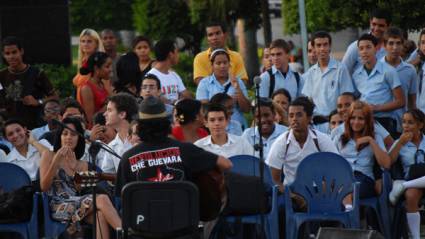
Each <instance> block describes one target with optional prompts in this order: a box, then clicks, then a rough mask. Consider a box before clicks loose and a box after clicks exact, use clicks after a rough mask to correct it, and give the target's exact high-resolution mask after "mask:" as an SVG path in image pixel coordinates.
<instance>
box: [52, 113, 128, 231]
mask: <svg viewBox="0 0 425 239" xmlns="http://www.w3.org/2000/svg"><path fill="white" fill-rule="evenodd" d="M53 122H54V123H56V124H58V125H60V126H61V127H63V128H65V129H68V130H69V131H71V132H73V133H75V134H77V135H78V136H79V137H82V138H84V139H85V140H86V141H88V142H90V147H89V155H90V161H91V163H92V165H91V166H92V167H91V170H93V171H97V166H96V158H97V154H98V153H99V151H100V150H101V149H103V150H105V151H106V152H108V153H109V154H111V155H113V156H115V157H117V158H119V159H122V158H121V156H119V155H118V154H117V153H115V152H114V150H112V149H111V148H110V147H109V146H108V145H106V144H104V143H101V142H99V141H96V140H91V139H90V137H88V136H86V135H84V134H81V133H80V132H78V131H76V130H74V129H72V128H70V127H68V126H67V125H66V124H64V123H62V122H60V121H59V120H53ZM92 200H93V229H92V230H93V231H92V237H93V239H96V229H97V205H96V187H94V186H93V188H92Z"/></svg>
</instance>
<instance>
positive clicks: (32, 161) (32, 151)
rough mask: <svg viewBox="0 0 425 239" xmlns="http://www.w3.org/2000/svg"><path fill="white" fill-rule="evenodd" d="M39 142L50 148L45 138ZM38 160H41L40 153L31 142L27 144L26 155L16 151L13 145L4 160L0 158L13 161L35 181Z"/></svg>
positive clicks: (9, 161) (38, 164)
mask: <svg viewBox="0 0 425 239" xmlns="http://www.w3.org/2000/svg"><path fill="white" fill-rule="evenodd" d="M39 143H40V144H42V145H44V146H46V147H47V148H49V150H51V148H50V147H49V145H50V144H49V143H48V142H47V141H46V140H45V139H43V140H40V141H39ZM0 158H1V157H0ZM40 160H41V155H40V153H39V152H38V150H37V149H36V148H35V147H34V146H32V145H31V144H28V152H27V155H25V156H23V155H21V154H20V153H19V152H18V150H17V149H16V148H15V147H13V148H12V150H11V151H10V153H9V154H8V155H7V156H6V158H5V159H4V161H3V160H2V162H6V163H13V164H16V165H18V166H19V167H21V168H22V169H24V170H25V172H27V174H28V176H29V177H30V179H31V181H35V180H36V179H37V178H36V177H37V172H38V168H39V167H40ZM11 180H13V179H11Z"/></svg>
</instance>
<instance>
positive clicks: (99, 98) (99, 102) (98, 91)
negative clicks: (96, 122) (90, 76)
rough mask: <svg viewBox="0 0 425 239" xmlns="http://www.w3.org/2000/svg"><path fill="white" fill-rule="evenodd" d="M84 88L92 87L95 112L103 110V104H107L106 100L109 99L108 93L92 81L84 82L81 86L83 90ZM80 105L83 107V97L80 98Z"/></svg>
mask: <svg viewBox="0 0 425 239" xmlns="http://www.w3.org/2000/svg"><path fill="white" fill-rule="evenodd" d="M84 86H88V87H90V89H91V91H92V93H93V98H94V112H98V111H99V110H100V109H102V106H103V104H104V103H105V100H106V98H108V92H107V91H106V89H105V88H104V87H103V88H100V87H98V86H97V85H95V84H94V83H93V82H91V81H90V80H87V81H86V82H84V83H83V84H82V85H81V88H82V87H84ZM80 100H81V102H80V104H81V105H83V104H84V102H83V99H82V97H80Z"/></svg>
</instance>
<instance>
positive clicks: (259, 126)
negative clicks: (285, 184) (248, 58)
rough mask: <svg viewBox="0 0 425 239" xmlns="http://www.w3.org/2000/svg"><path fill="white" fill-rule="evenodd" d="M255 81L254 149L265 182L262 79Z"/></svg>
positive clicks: (262, 217) (262, 227) (262, 226)
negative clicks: (257, 136)
mask: <svg viewBox="0 0 425 239" xmlns="http://www.w3.org/2000/svg"><path fill="white" fill-rule="evenodd" d="M260 79H261V78H260ZM254 82H255V101H256V105H255V107H256V108H257V112H258V123H257V129H258V134H259V136H260V137H259V140H258V144H255V145H254V149H255V151H258V152H259V158H260V160H258V166H259V167H260V180H261V182H264V148H263V147H264V144H263V132H262V122H261V107H260V104H259V102H260V82H261V80H259V81H258V80H254ZM254 112H255V111H254ZM254 114H255V113H254ZM254 117H255V116H254ZM254 122H255V121H254ZM254 134H255V132H254ZM263 200H264V199H263V197H261V200H260V209H261V207H262V206H263ZM260 214H261V217H260V219H261V229H262V231H261V233H264V215H263V213H262V212H260ZM261 235H263V234H261Z"/></svg>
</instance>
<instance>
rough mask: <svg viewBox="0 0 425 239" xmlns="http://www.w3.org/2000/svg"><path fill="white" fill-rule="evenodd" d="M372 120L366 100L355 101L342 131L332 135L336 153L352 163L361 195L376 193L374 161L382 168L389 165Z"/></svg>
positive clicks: (381, 140) (382, 142)
mask: <svg viewBox="0 0 425 239" xmlns="http://www.w3.org/2000/svg"><path fill="white" fill-rule="evenodd" d="M373 122H374V121H373V112H372V108H371V107H370V106H369V105H368V104H366V103H365V102H362V101H355V102H353V103H352V104H351V108H350V110H349V113H348V117H347V119H346V120H345V122H344V124H345V125H344V127H345V130H344V132H343V133H342V134H340V135H339V136H337V137H335V138H334V142H335V144H336V147H337V149H338V151H339V153H340V154H341V156H343V157H344V158H346V159H347V161H348V162H349V163H350V164H351V167H352V168H353V171H354V177H355V178H356V180H357V181H358V182H360V195H359V196H360V198H368V197H373V196H375V195H376V193H375V177H374V175H373V167H374V165H375V161H376V162H377V163H378V164H379V166H381V167H384V168H389V167H390V166H391V159H390V156H389V155H388V154H387V152H386V150H385V144H384V140H383V139H382V137H380V136H379V135H378V134H375V131H374V125H373Z"/></svg>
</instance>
